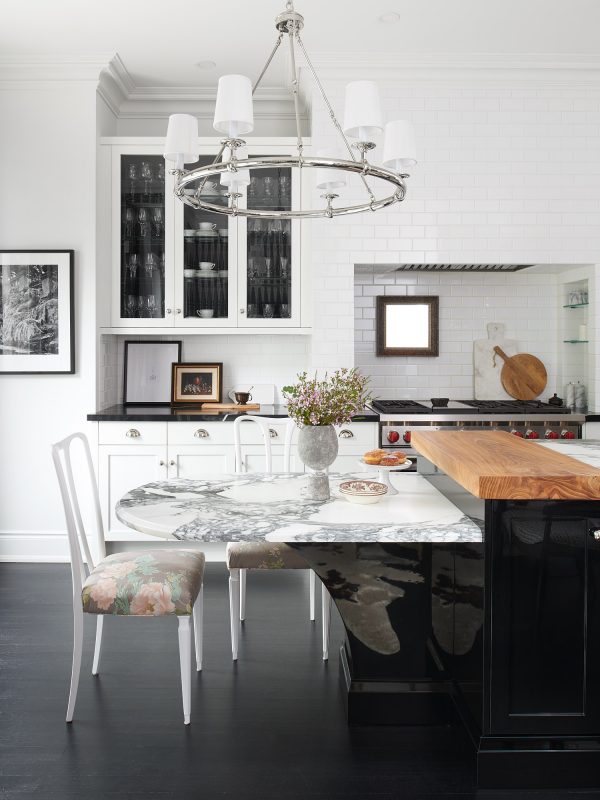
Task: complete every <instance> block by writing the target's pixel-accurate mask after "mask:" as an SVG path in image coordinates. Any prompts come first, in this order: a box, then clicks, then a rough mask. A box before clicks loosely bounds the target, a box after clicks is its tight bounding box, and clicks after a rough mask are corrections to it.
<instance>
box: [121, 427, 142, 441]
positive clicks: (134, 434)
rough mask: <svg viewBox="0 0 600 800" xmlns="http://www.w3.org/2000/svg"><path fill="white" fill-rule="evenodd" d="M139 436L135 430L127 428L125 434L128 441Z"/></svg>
mask: <svg viewBox="0 0 600 800" xmlns="http://www.w3.org/2000/svg"><path fill="white" fill-rule="evenodd" d="M141 435H142V434H141V433H140V432H139V431H138V429H137V428H129V430H128V431H127V433H126V434H125V436H126V437H127V438H128V439H139V438H140V436H141Z"/></svg>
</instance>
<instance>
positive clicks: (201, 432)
mask: <svg viewBox="0 0 600 800" xmlns="http://www.w3.org/2000/svg"><path fill="white" fill-rule="evenodd" d="M209 435H210V434H209V432H208V431H207V430H206V429H205V428H198V430H197V431H194V436H195V437H196V439H208V437H209Z"/></svg>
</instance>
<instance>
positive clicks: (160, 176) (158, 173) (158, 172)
mask: <svg viewBox="0 0 600 800" xmlns="http://www.w3.org/2000/svg"><path fill="white" fill-rule="evenodd" d="M156 177H157V178H158V180H159V181H164V179H165V162H164V161H163V160H162V159H161V160H160V161H159V162H158V169H157V170H156Z"/></svg>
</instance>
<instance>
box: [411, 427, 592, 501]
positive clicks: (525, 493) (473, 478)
mask: <svg viewBox="0 0 600 800" xmlns="http://www.w3.org/2000/svg"><path fill="white" fill-rule="evenodd" d="M411 443H412V446H413V447H414V449H415V450H416V451H417V452H418V453H420V454H421V455H423V456H425V458H427V459H429V461H431V462H432V463H433V464H435V465H436V467H438V468H439V469H440V470H442V472H445V473H446V474H447V475H449V476H450V477H451V478H452V479H453V480H455V481H456V482H457V483H459V484H460V485H461V486H462V487H463V488H465V489H466V490H467V491H468V492H470V493H471V494H473V495H475V496H476V497H480V498H482V499H484V500H599V499H600V470H599V469H596V468H594V467H591V466H589V465H587V464H584V463H583V462H581V461H577V460H576V459H574V458H571V457H570V456H567V455H563V454H562V453H557V452H555V451H552V450H548V449H546V448H545V447H540V446H538V445H537V444H535V443H534V442H530V441H524V440H523V439H520V438H518V437H516V436H513V435H512V434H510V433H508V432H506V431H426V430H424V431H413V432H412V440H411Z"/></svg>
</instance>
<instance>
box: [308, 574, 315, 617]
mask: <svg viewBox="0 0 600 800" xmlns="http://www.w3.org/2000/svg"><path fill="white" fill-rule="evenodd" d="M309 575H310V579H309V581H310V582H309V587H308V602H309V608H310V621H311V622H314V621H315V600H316V596H317V581H316V577H317V576H316V575H315V573H314V571H313V570H312V569H311V570H309Z"/></svg>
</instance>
